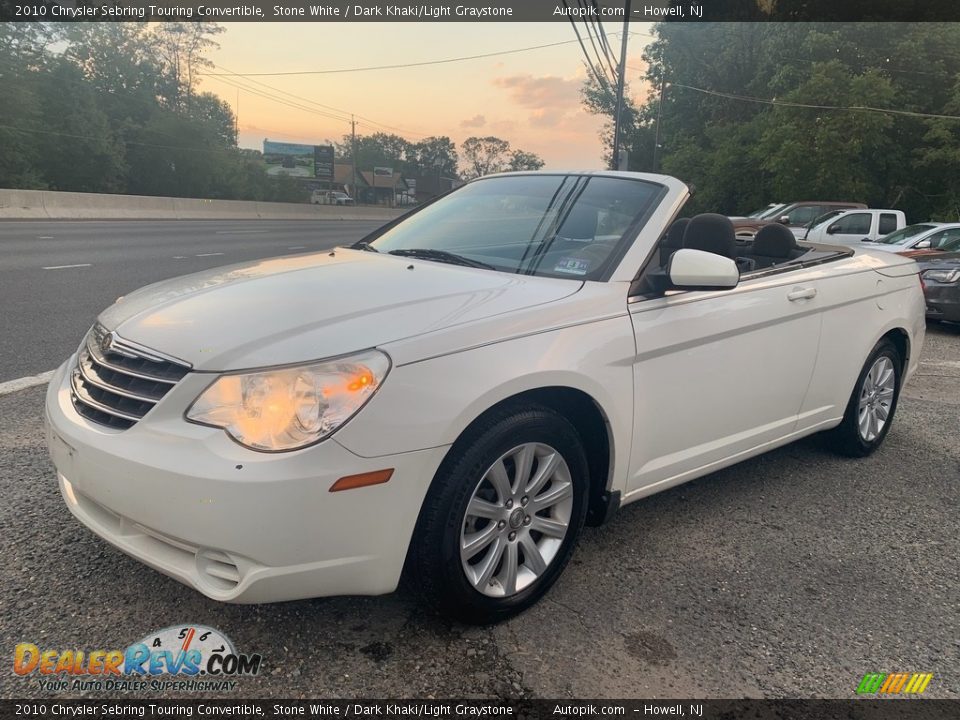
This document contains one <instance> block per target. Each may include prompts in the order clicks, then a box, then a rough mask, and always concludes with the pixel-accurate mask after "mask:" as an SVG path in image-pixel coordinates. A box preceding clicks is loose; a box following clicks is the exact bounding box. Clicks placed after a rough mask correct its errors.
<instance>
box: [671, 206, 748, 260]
mask: <svg viewBox="0 0 960 720" xmlns="http://www.w3.org/2000/svg"><path fill="white" fill-rule="evenodd" d="M683 246H684V247H685V248H690V249H691V250H703V251H704V252H711V253H714V254H716V255H723V256H724V257H728V258H733V257H736V255H737V235H736V232H735V231H734V229H733V223H732V222H730V218H728V217H727V216H726V215H717V214H716V213H703V214H701V215H695V216H694V217H693V218H691V219H690V222H689V223H687V227H686V229H685V230H684V232H683Z"/></svg>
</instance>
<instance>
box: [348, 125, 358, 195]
mask: <svg viewBox="0 0 960 720" xmlns="http://www.w3.org/2000/svg"><path fill="white" fill-rule="evenodd" d="M350 145H351V150H350V156H351V158H352V162H353V201H354V202H355V203H359V202H360V184H359V183H358V182H357V121H356V120H354V119H353V113H351V114H350Z"/></svg>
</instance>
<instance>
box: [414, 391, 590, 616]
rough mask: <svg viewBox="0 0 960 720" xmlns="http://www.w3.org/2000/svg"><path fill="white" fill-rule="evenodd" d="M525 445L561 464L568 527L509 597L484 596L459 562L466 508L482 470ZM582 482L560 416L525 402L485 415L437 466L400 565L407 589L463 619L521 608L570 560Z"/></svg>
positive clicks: (579, 453) (582, 507)
mask: <svg viewBox="0 0 960 720" xmlns="http://www.w3.org/2000/svg"><path fill="white" fill-rule="evenodd" d="M526 443H541V444H545V445H549V446H550V448H552V449H553V450H555V451H557V452H558V453H559V454H560V455H561V456H562V458H563V460H564V461H565V462H566V464H567V468H568V469H569V473H570V479H571V484H572V491H573V492H572V500H573V503H572V510H571V511H570V517H569V524H568V528H567V532H566V536H565V537H564V538H563V540H562V542H561V545H560V547H559V549H558V550H557V551H556V554H555V555H554V556H553V559H552V561H550V562H549V564H548V565H547V567H546V569H545V570H544V571H543V572H542V574H541V575H539V576H538V577H536V579H535V580H533V581H532V583H531V584H530V585H528V586H527V587H525V588H523V589H522V590H520V591H519V592H517V593H516V594H513V595H510V596H508V597H489V596H488V595H485V594H483V593H481V592H480V591H479V590H477V589H476V588H475V587H474V586H473V584H472V583H471V581H470V580H469V579H468V578H467V576H466V572H465V570H464V567H463V565H462V563H461V557H460V541H461V531H462V530H463V529H464V523H465V522H466V516H467V505H468V504H469V502H470V499H471V497H472V496H473V494H474V491H475V490H476V489H477V488H478V486H479V484H480V483H481V480H482V478H483V477H484V474H485V473H486V472H487V471H488V469H490V468H491V466H492V465H493V464H494V463H495V462H496V461H497V460H498V459H499V458H501V457H502V456H504V454H505V453H508V452H510V451H511V450H512V449H513V448H516V447H518V446H520V445H523V444H526ZM589 484H590V483H589V470H588V465H587V458H586V454H585V453H584V450H583V445H582V443H581V440H580V437H579V435H578V434H577V431H576V430H575V428H574V427H573V425H571V424H570V422H569V421H568V420H567V419H566V418H564V417H563V416H562V415H560V414H559V413H557V412H556V411H554V410H552V409H550V408H547V407H543V406H539V405H529V404H527V405H523V406H520V405H512V406H506V407H504V408H502V409H500V410H497V411H494V412H492V413H490V414H489V415H488V416H487V417H485V418H482V419H481V420H480V421H478V423H477V424H476V426H475V427H473V428H471V429H470V430H469V431H468V432H467V434H465V435H464V436H463V437H461V438H460V439H459V440H458V441H457V442H456V443H455V444H454V446H453V447H452V448H451V450H450V453H449V454H448V455H447V457H446V458H445V459H444V461H443V463H442V464H441V466H440V469H439V470H438V471H437V475H436V477H435V478H434V481H433V484H432V485H431V487H430V490H429V492H428V493H427V497H426V499H425V500H424V504H423V508H422V509H421V511H420V517H419V519H418V521H417V527H416V530H415V531H414V535H413V539H412V541H411V547H410V553H409V556H408V564H407V569H408V575H409V576H410V577H409V579H410V581H411V586H412V587H413V588H415V589H416V591H417V592H419V593H420V594H421V595H422V596H423V597H424V599H425V600H426V601H427V602H428V603H430V604H432V605H433V606H435V607H436V608H437V609H438V610H439V611H440V612H441V613H442V614H444V615H446V616H448V617H452V618H455V619H457V620H461V621H463V622H467V623H473V624H480V623H494V622H499V621H501V620H505V619H507V618H509V617H512V616H513V615H516V614H517V613H520V612H522V611H523V610H525V609H527V608H528V607H530V606H531V605H533V604H534V603H536V602H537V601H538V600H539V599H540V598H541V597H542V596H543V595H544V594H545V593H546V592H547V590H549V589H550V587H551V586H552V585H553V583H554V582H555V581H556V580H557V578H558V577H559V576H560V574H561V573H562V572H563V569H564V567H565V566H566V564H567V562H568V561H569V559H570V556H571V554H572V553H573V549H574V545H575V543H576V540H577V536H578V535H579V534H580V530H581V528H582V527H583V523H584V519H585V518H586V514H587V503H588V490H589ZM507 530H509V527H508V528H507Z"/></svg>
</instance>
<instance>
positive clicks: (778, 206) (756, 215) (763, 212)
mask: <svg viewBox="0 0 960 720" xmlns="http://www.w3.org/2000/svg"><path fill="white" fill-rule="evenodd" d="M786 206H787V204H786V203H770V204H769V205H767V206H766V207H762V208H760V209H759V210H754V211H753V212H752V213H749V214H748V215H731V216H730V219H731V220H747V219H753V220H764V219H767V218H769V217H773V216H774V215H775V214H776V213H777V211H778V210H782V209H783V208H785V207H786Z"/></svg>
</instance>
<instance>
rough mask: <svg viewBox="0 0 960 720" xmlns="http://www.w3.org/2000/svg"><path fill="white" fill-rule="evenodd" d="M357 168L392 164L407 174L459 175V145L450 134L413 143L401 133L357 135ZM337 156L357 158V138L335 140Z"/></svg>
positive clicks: (395, 168)
mask: <svg viewBox="0 0 960 720" xmlns="http://www.w3.org/2000/svg"><path fill="white" fill-rule="evenodd" d="M356 143H357V148H356V149H357V169H358V170H371V169H372V168H374V167H391V168H393V169H394V170H396V171H397V172H401V173H403V174H404V175H406V176H407V177H417V176H420V175H436V174H437V173H439V174H440V175H442V176H445V177H456V176H457V163H458V161H459V160H458V157H457V147H456V145H454V143H453V141H452V140H451V139H450V138H448V137H446V136H440V137H428V138H424V139H423V140H420V141H419V142H410V141H409V140H406V139H405V138H402V137H400V136H399V135H393V134H390V133H382V132H378V133H374V134H373V135H357V138H356ZM334 147H335V150H336V155H337V158H340V159H341V160H345V159H349V158H352V157H353V137H352V136H351V135H344V136H343V140H342V141H341V142H338V143H334Z"/></svg>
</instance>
